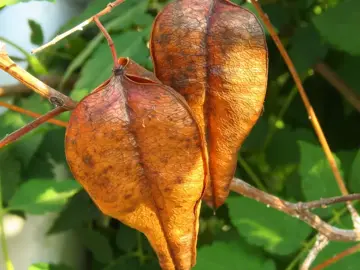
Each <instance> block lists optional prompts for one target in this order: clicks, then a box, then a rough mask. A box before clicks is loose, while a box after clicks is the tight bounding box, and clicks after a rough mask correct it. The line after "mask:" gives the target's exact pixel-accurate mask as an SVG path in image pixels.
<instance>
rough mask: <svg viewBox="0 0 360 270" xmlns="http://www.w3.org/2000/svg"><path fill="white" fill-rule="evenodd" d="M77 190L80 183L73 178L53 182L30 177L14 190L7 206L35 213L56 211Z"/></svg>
mask: <svg viewBox="0 0 360 270" xmlns="http://www.w3.org/2000/svg"><path fill="white" fill-rule="evenodd" d="M79 190H80V185H79V184H78V183H77V182H76V181H75V180H65V181H61V182H55V181H52V180H37V179H32V180H29V181H28V182H25V183H24V184H22V185H21V186H20V188H19V189H18V190H17V191H16V193H15V195H14V196H13V197H12V198H11V200H10V202H9V208H10V209H11V210H20V211H24V212H26V213H29V214H37V215H39V214H40V215H41V214H44V213H47V212H58V211H60V210H61V209H62V207H63V206H64V205H65V204H66V202H67V201H68V199H69V198H70V197H72V196H73V195H74V194H75V193H76V192H77V191H79Z"/></svg>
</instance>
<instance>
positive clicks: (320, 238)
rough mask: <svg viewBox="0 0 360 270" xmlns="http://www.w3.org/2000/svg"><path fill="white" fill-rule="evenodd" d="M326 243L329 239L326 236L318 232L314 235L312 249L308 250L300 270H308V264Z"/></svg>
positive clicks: (311, 262)
mask: <svg viewBox="0 0 360 270" xmlns="http://www.w3.org/2000/svg"><path fill="white" fill-rule="evenodd" d="M328 244H329V240H328V239H327V238H326V236H324V235H322V234H318V235H317V236H316V242H315V244H314V246H313V247H312V249H311V250H310V252H309V254H308V255H307V256H306V259H305V260H304V262H303V264H302V265H301V267H300V270H309V269H310V266H311V265H312V264H313V262H314V261H315V259H316V257H317V255H318V254H319V253H320V251H321V250H323V249H324V248H325V247H326V246H327V245H328Z"/></svg>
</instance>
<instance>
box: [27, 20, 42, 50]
mask: <svg viewBox="0 0 360 270" xmlns="http://www.w3.org/2000/svg"><path fill="white" fill-rule="evenodd" d="M28 23H29V27H30V29H31V36H30V40H31V42H32V43H33V44H35V45H41V44H42V43H43V42H44V34H43V32H42V29H41V25H40V24H38V23H37V22H35V21H34V20H29V21H28Z"/></svg>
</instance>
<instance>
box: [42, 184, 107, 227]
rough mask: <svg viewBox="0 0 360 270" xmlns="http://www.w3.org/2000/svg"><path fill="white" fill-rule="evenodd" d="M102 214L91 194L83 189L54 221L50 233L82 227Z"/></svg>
mask: <svg viewBox="0 0 360 270" xmlns="http://www.w3.org/2000/svg"><path fill="white" fill-rule="evenodd" d="M99 216H100V211H99V210H98V208H97V207H96V206H95V205H94V203H93V202H92V200H91V199H90V197H89V195H88V194H87V193H86V192H85V191H84V190H81V191H80V192H78V193H77V194H75V195H74V196H73V197H72V198H71V199H70V200H69V202H68V203H67V205H66V206H65V208H64V210H62V211H61V213H60V214H59V216H58V218H57V219H56V220H55V221H54V223H53V225H52V226H51V228H50V230H49V231H48V233H49V234H55V233H59V232H63V231H66V230H69V229H74V228H80V227H81V226H82V225H84V223H86V222H89V221H91V220H92V219H95V218H97V217H99Z"/></svg>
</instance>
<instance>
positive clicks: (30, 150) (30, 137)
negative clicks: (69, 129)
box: [14, 94, 53, 166]
mask: <svg viewBox="0 0 360 270" xmlns="http://www.w3.org/2000/svg"><path fill="white" fill-rule="evenodd" d="M19 106H20V107H21V108H24V109H27V110H30V111H33V112H37V113H39V114H44V113H46V112H48V111H49V110H50V104H49V103H48V102H47V101H46V100H44V99H43V98H42V97H40V96H39V95H36V94H33V95H31V96H30V97H28V98H26V99H22V100H21V102H20V104H19ZM21 118H22V119H23V124H22V125H21V126H20V125H19V126H18V127H17V128H20V127H22V126H24V125H25V124H26V123H29V122H30V121H33V120H34V118H32V117H29V116H26V115H21ZM49 128H53V127H49V125H48V124H43V125H41V126H40V127H38V128H37V129H35V130H33V131H32V132H30V133H28V134H27V135H25V137H23V138H21V139H20V140H19V141H18V142H16V143H15V144H14V148H15V149H16V152H17V154H18V157H19V158H20V159H21V161H22V162H23V164H24V165H25V166H27V165H28V164H29V162H30V160H31V158H32V157H33V155H34V154H35V153H36V151H37V149H38V148H39V146H40V145H41V142H42V141H43V139H44V136H45V133H46V132H47V131H48V130H49Z"/></svg>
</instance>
